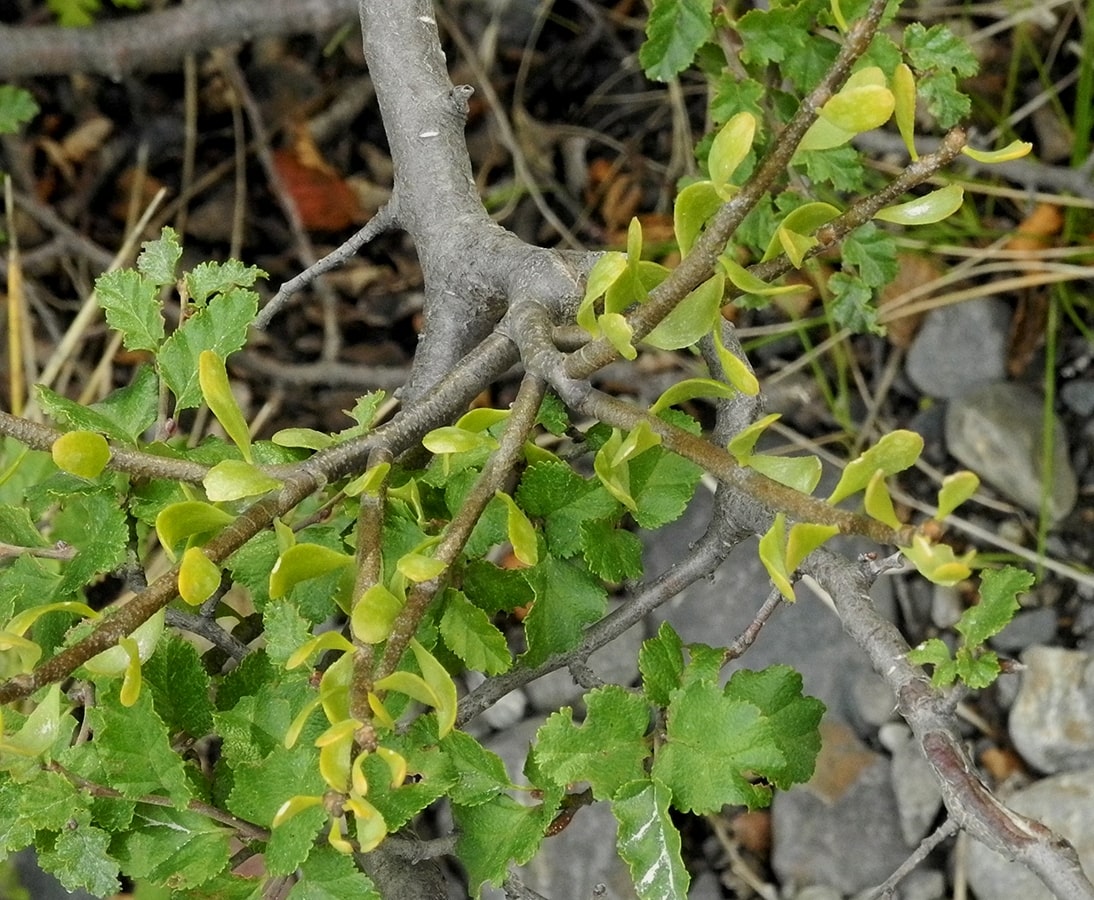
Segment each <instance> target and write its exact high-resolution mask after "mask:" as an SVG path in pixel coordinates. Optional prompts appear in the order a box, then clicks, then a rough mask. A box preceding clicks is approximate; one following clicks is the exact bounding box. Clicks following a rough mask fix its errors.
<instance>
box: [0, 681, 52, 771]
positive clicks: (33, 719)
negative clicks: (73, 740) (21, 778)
mask: <svg viewBox="0 0 1094 900" xmlns="http://www.w3.org/2000/svg"><path fill="white" fill-rule="evenodd" d="M60 736H61V688H60V686H59V685H56V684H53V685H50V687H49V690H47V691H46V695H45V696H44V697H43V698H42V700H41V701H40V702H39V703H38V705H37V706H36V707H35V708H34V709H33V710H32V711H31V712H30V714H29V715H28V716H27V717H26V719H24V720H23V724H22V725H20V726H19V730H18V731H16V732H15V733H14V734H12V735H8V736H6V737H5V736H0V742H2V745H0V751H3V752H6V753H15V754H18V755H19V756H24V757H27V758H31V757H35V756H38V755H40V754H42V753H45V752H46V751H47V750H49V748H50V747H52V746H53V744H54V743H55V742H56V741H57V738H59V737H60Z"/></svg>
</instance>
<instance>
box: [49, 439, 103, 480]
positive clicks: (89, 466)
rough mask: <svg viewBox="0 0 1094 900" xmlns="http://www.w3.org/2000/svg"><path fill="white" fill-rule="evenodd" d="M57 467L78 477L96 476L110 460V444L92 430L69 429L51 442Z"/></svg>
mask: <svg viewBox="0 0 1094 900" xmlns="http://www.w3.org/2000/svg"><path fill="white" fill-rule="evenodd" d="M50 452H51V455H52V456H53V461H54V462H55V463H56V464H57V468H58V469H61V470H63V471H65V472H69V473H71V474H72V475H77V476H79V477H80V478H87V479H91V478H96V477H98V475H99V473H100V472H102V470H103V469H105V468H106V464H107V463H108V462H110V445H109V444H107V442H106V438H104V437H103V436H102V435H101V434H96V433H95V432H93V431H70V432H68V433H67V434H62V435H61V436H60V437H59V438H57V440H55V441H54V442H53V447H52V448H51V451H50Z"/></svg>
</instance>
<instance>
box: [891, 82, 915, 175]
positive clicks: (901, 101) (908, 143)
mask: <svg viewBox="0 0 1094 900" xmlns="http://www.w3.org/2000/svg"><path fill="white" fill-rule="evenodd" d="M893 99H894V100H895V102H896V105H895V107H894V110H893V112H894V114H895V117H896V127H897V130H898V131H899V132H900V137H901V139H902V140H903V141H904V146H905V147H907V148H908V155H909V156H911V158H912V159H913V160H916V159H919V154H918V153H917V152H916V149H915V74H914V73H913V72H912V70H911V69H910V68H909V67H908V66H907V65H906V64H905V63H899V64H898V65H897V67H896V71H895V72H893Z"/></svg>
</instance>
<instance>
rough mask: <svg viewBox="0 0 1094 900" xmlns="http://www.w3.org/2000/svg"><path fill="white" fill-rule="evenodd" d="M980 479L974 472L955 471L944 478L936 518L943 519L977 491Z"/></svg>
mask: <svg viewBox="0 0 1094 900" xmlns="http://www.w3.org/2000/svg"><path fill="white" fill-rule="evenodd" d="M979 487H980V479H979V478H978V477H977V476H976V475H975V474H974V473H972V472H954V473H953V474H952V475H947V476H946V477H945V478H943V479H942V487H941V488H940V489H939V491H938V512H937V513H935V516H934V517H935V518H936V519H938V520H939V521H941V520H942V519H944V518H946V516H948V515H949V514H950V513H952V512H953V511H954V510H955V509H957V507H959V506H960V505H961V504H962V503H964V502H965V501H966V500H968V499H969V497H971V496H972V495H973V494H975V493H976V491H977V489H978V488H979Z"/></svg>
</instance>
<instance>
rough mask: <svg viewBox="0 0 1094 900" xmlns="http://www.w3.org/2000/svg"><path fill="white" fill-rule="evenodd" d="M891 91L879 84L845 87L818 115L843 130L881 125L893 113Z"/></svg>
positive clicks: (856, 132) (854, 130)
mask: <svg viewBox="0 0 1094 900" xmlns="http://www.w3.org/2000/svg"><path fill="white" fill-rule="evenodd" d="M894 105H895V101H894V98H893V92H892V91H890V90H889V89H888V88H887V87H885V86H883V85H879V84H864V85H861V86H859V87H853V88H844V89H843V90H842V91H840V92H839V93H838V94H836V95H835V96H833V97H830V98H829V99H828V102H827V103H825V104H824V106H822V107H821V110H820V116H821V118H823V119H824V120H826V121H828V122H831V123H832V124H833V125H835V126H836V127H837V128H840V129H842V130H843V131H849V132H851V133H852V134H860V133H861V132H863V131H871V130H872V129H874V128H878V127H880V126H882V125H884V124H885V123H886V122H888V121H889V119H890V118H891V117H892V115H893V107H894Z"/></svg>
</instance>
